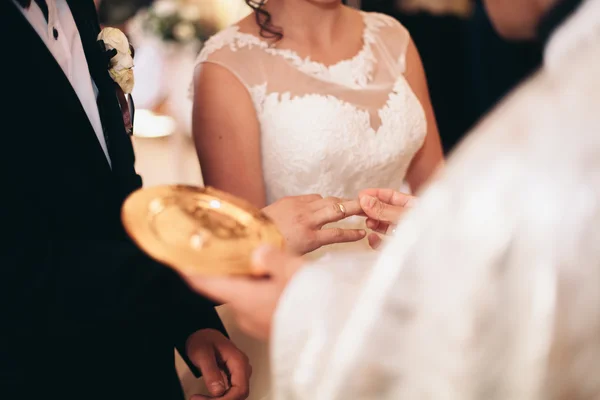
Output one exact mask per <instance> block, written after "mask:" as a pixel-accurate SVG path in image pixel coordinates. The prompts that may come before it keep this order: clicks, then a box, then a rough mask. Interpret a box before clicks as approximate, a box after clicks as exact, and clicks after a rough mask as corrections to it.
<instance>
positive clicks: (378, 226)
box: [359, 189, 417, 249]
mask: <svg viewBox="0 0 600 400" xmlns="http://www.w3.org/2000/svg"><path fill="white" fill-rule="evenodd" d="M359 199H360V206H361V207H362V209H363V211H364V213H365V214H366V215H367V222H366V223H367V228H369V229H371V230H372V231H374V232H377V233H380V234H384V235H389V234H393V233H394V231H395V228H396V223H397V222H398V221H399V220H400V218H401V217H402V214H403V213H404V212H405V211H406V209H408V208H411V207H414V206H415V204H416V202H417V198H416V197H414V196H411V195H408V194H405V193H401V192H398V191H395V190H392V189H367V190H363V191H362V192H360V194H359ZM377 233H371V234H369V236H368V240H369V245H370V246H371V247H372V248H373V249H377V248H378V247H379V246H380V245H381V243H382V239H381V237H380V236H379V235H378V234H377Z"/></svg>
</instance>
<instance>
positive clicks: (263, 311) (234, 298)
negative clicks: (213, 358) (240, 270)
mask: <svg viewBox="0 0 600 400" xmlns="http://www.w3.org/2000/svg"><path fill="white" fill-rule="evenodd" d="M303 264H304V260H303V259H302V258H300V257H297V256H292V255H290V254H288V253H284V252H282V251H280V250H276V249H271V248H268V247H263V248H260V249H258V250H257V251H256V252H255V253H254V256H253V260H252V268H253V272H254V276H253V277H222V278H221V277H219V278H213V277H205V276H197V277H193V276H187V277H184V278H185V279H186V280H187V282H188V283H189V284H190V286H192V288H194V289H195V290H196V291H198V292H200V293H202V294H204V295H205V296H207V297H210V298H212V299H213V300H215V301H217V302H220V303H227V304H228V305H229V306H230V307H231V309H232V310H233V312H234V314H235V318H236V320H237V322H238V325H239V326H240V328H242V329H243V330H244V331H245V332H246V333H247V334H249V335H252V336H254V337H256V338H259V339H267V338H268V337H269V335H270V332H271V322H272V319H273V314H274V313H275V310H276V308H277V304H278V302H279V297H280V296H281V293H282V292H283V289H285V286H286V285H287V283H288V281H289V280H290V279H291V277H292V276H293V275H294V273H295V272H296V271H297V270H298V269H300V268H301V267H302V265H303ZM257 276H260V278H259V277H257Z"/></svg>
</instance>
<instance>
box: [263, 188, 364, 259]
mask: <svg viewBox="0 0 600 400" xmlns="http://www.w3.org/2000/svg"><path fill="white" fill-rule="evenodd" d="M263 212H264V213H265V214H266V215H268V216H269V217H270V218H271V219H272V220H273V221H274V222H275V224H276V225H277V227H278V228H279V231H280V232H281V233H282V234H283V237H284V238H285V241H286V245H287V249H288V250H289V251H290V252H292V253H294V254H299V255H303V254H306V253H309V252H311V251H313V250H316V249H318V248H319V247H321V246H325V245H329V244H334V243H348V242H356V241H358V240H361V239H363V238H364V237H365V236H366V235H367V233H366V232H365V231H364V230H362V229H341V228H325V229H322V228H323V226H324V225H327V224H329V223H332V222H337V221H340V220H343V219H344V218H347V217H350V216H353V215H359V214H362V209H361V208H360V205H359V204H358V201H357V200H352V201H344V200H340V199H338V198H335V197H327V198H323V197H321V196H320V195H317V194H310V195H305V196H293V197H285V198H283V199H281V200H278V201H276V202H275V203H273V204H271V205H269V206H267V207H265V208H263Z"/></svg>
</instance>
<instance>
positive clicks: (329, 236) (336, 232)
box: [315, 228, 367, 246]
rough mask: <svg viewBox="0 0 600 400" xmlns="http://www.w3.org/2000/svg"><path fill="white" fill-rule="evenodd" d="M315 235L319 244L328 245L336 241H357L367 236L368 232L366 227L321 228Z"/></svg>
mask: <svg viewBox="0 0 600 400" xmlns="http://www.w3.org/2000/svg"><path fill="white" fill-rule="evenodd" d="M315 235H316V240H317V244H318V245H319V246H327V245H329V244H334V243H349V242H357V241H359V240H361V239H362V238H364V237H365V236H367V232H366V231H365V230H364V229H342V228H331V229H321V230H320V231H317V232H315Z"/></svg>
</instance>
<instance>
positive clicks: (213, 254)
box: [122, 185, 284, 275]
mask: <svg viewBox="0 0 600 400" xmlns="http://www.w3.org/2000/svg"><path fill="white" fill-rule="evenodd" d="M122 219H123V224H124V226H125V230H126V231H127V233H128V234H129V235H130V236H131V238H132V239H133V240H134V241H135V242H136V243H137V245H138V246H139V247H140V248H141V249H142V250H144V251H145V252H146V253H147V254H148V255H150V256H151V257H153V258H154V259H156V260H157V261H160V262H161V263H164V264H166V265H168V266H170V267H172V268H174V269H176V270H178V271H179V272H182V273H184V274H187V275H197V274H204V275H247V274H250V273H251V270H250V259H251V256H252V252H253V251H254V250H255V249H256V248H258V247H259V246H260V245H263V244H269V245H272V246H276V247H280V248H282V247H283V245H284V239H283V237H282V235H281V234H280V233H279V231H278V229H277V227H276V226H275V224H274V223H273V222H272V221H271V220H270V219H269V218H268V217H267V216H266V215H264V214H263V213H262V212H261V211H260V210H259V209H257V208H255V207H253V206H252V205H251V204H249V203H248V202H246V201H243V200H241V199H239V198H236V197H234V196H232V195H230V194H227V193H224V192H221V191H219V190H216V189H213V188H200V187H194V186H186V185H164V186H156V187H151V188H144V189H140V190H138V191H136V192H134V193H132V194H131V195H130V196H129V197H128V198H127V200H126V201H125V203H124V204H123V210H122Z"/></svg>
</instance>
